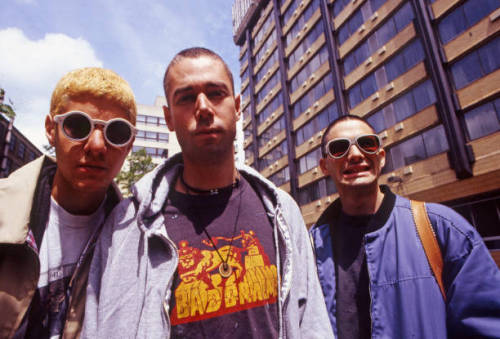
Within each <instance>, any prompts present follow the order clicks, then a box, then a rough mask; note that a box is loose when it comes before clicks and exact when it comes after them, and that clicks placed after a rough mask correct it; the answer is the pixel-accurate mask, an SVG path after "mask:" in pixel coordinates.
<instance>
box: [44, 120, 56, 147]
mask: <svg viewBox="0 0 500 339" xmlns="http://www.w3.org/2000/svg"><path fill="white" fill-rule="evenodd" d="M56 128H57V124H56V123H55V122H54V118H53V117H52V116H51V115H50V114H47V116H46V117H45V135H46V136H47V140H48V141H49V144H50V145H51V146H55V141H56Z"/></svg>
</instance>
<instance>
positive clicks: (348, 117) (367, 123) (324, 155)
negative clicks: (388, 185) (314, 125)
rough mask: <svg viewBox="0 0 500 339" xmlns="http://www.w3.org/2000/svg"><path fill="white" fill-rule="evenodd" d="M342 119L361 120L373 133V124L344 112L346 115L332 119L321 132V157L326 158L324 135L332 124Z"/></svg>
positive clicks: (328, 131)
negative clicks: (323, 131)
mask: <svg viewBox="0 0 500 339" xmlns="http://www.w3.org/2000/svg"><path fill="white" fill-rule="evenodd" d="M344 120H358V121H362V122H364V123H365V124H366V125H367V126H368V127H370V129H371V130H372V131H373V133H374V134H375V128H373V126H372V125H371V124H370V123H369V122H368V121H366V120H365V119H363V118H360V117H358V116H357V115H353V114H346V115H341V116H340V117H338V118H337V119H335V120H333V121H332V122H331V123H330V124H329V125H328V126H327V127H326V129H325V133H323V136H322V137H321V156H322V157H323V158H326V156H327V154H326V150H325V146H326V136H327V135H328V133H330V130H331V129H332V128H333V126H335V125H337V124H338V123H340V122H342V121H344Z"/></svg>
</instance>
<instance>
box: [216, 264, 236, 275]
mask: <svg viewBox="0 0 500 339" xmlns="http://www.w3.org/2000/svg"><path fill="white" fill-rule="evenodd" d="M219 273H220V275H221V276H222V277H223V278H229V277H230V276H231V274H232V273H233V269H232V267H231V266H229V264H228V263H227V262H223V263H221V264H220V265H219Z"/></svg>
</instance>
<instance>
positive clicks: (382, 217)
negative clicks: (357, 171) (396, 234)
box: [313, 185, 396, 230]
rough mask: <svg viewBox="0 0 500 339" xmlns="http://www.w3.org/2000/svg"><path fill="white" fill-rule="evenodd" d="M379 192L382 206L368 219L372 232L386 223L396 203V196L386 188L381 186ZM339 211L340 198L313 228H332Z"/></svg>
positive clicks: (328, 208) (340, 208) (329, 207)
mask: <svg viewBox="0 0 500 339" xmlns="http://www.w3.org/2000/svg"><path fill="white" fill-rule="evenodd" d="M380 190H381V191H382V193H384V200H382V204H381V205H380V208H379V209H378V211H377V213H375V215H374V216H373V217H372V218H371V219H370V225H368V226H369V227H368V228H369V229H372V230H374V229H378V228H380V227H382V226H383V225H385V224H386V223H387V220H388V219H389V217H390V215H391V212H392V210H393V208H394V204H395V203H396V195H395V194H394V193H392V191H391V190H390V188H389V187H388V186H386V185H381V186H380ZM341 211H342V202H341V201H340V198H338V199H335V201H334V202H333V203H332V204H331V205H330V206H328V207H327V209H326V210H325V211H324V212H323V213H322V214H321V216H320V217H319V219H318V221H317V222H316V224H315V225H314V226H313V227H319V226H321V225H325V224H329V225H332V226H333V225H334V223H335V221H336V220H337V219H338V217H339V215H340V212H341Z"/></svg>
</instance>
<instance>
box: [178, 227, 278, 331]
mask: <svg viewBox="0 0 500 339" xmlns="http://www.w3.org/2000/svg"><path fill="white" fill-rule="evenodd" d="M212 241H213V242H214V244H215V245H216V246H217V250H218V251H219V253H220V256H219V255H218V254H217V251H216V250H215V249H214V248H213V245H212V243H211V242H210V240H208V239H203V240H202V243H203V244H204V245H206V246H207V247H208V248H209V249H208V250H204V249H198V248H195V247H191V246H189V242H188V241H186V240H181V241H180V242H179V250H178V253H179V265H178V268H177V269H178V274H179V278H180V280H181V282H180V284H179V286H178V287H177V288H176V289H175V292H174V297H175V307H174V309H173V310H172V312H171V314H170V321H171V324H172V325H177V324H184V323H189V322H193V321H199V320H203V319H209V318H213V317H217V316H220V315H224V314H228V313H233V312H238V311H241V310H246V309H250V308H253V307H257V306H261V305H265V304H272V303H275V302H276V297H277V292H278V284H277V270H276V265H272V264H270V262H269V258H268V256H267V255H266V253H265V252H264V249H263V247H262V245H261V243H260V241H259V239H258V238H257V237H256V235H255V233H254V232H253V231H252V230H250V231H248V232H245V231H241V232H240V234H239V235H238V236H236V237H234V239H233V244H232V245H231V246H230V245H229V244H230V242H231V238H226V237H212ZM220 243H222V244H220ZM226 243H227V245H223V244H226ZM219 246H221V247H219ZM230 249H231V250H230ZM228 255H229V258H228V259H227V263H228V264H229V265H230V266H231V268H232V270H233V271H232V274H231V276H229V277H228V278H223V277H222V276H221V275H220V274H219V265H220V264H221V263H222V261H221V258H220V257H222V259H223V260H225V259H226V258H227V257H228Z"/></svg>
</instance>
